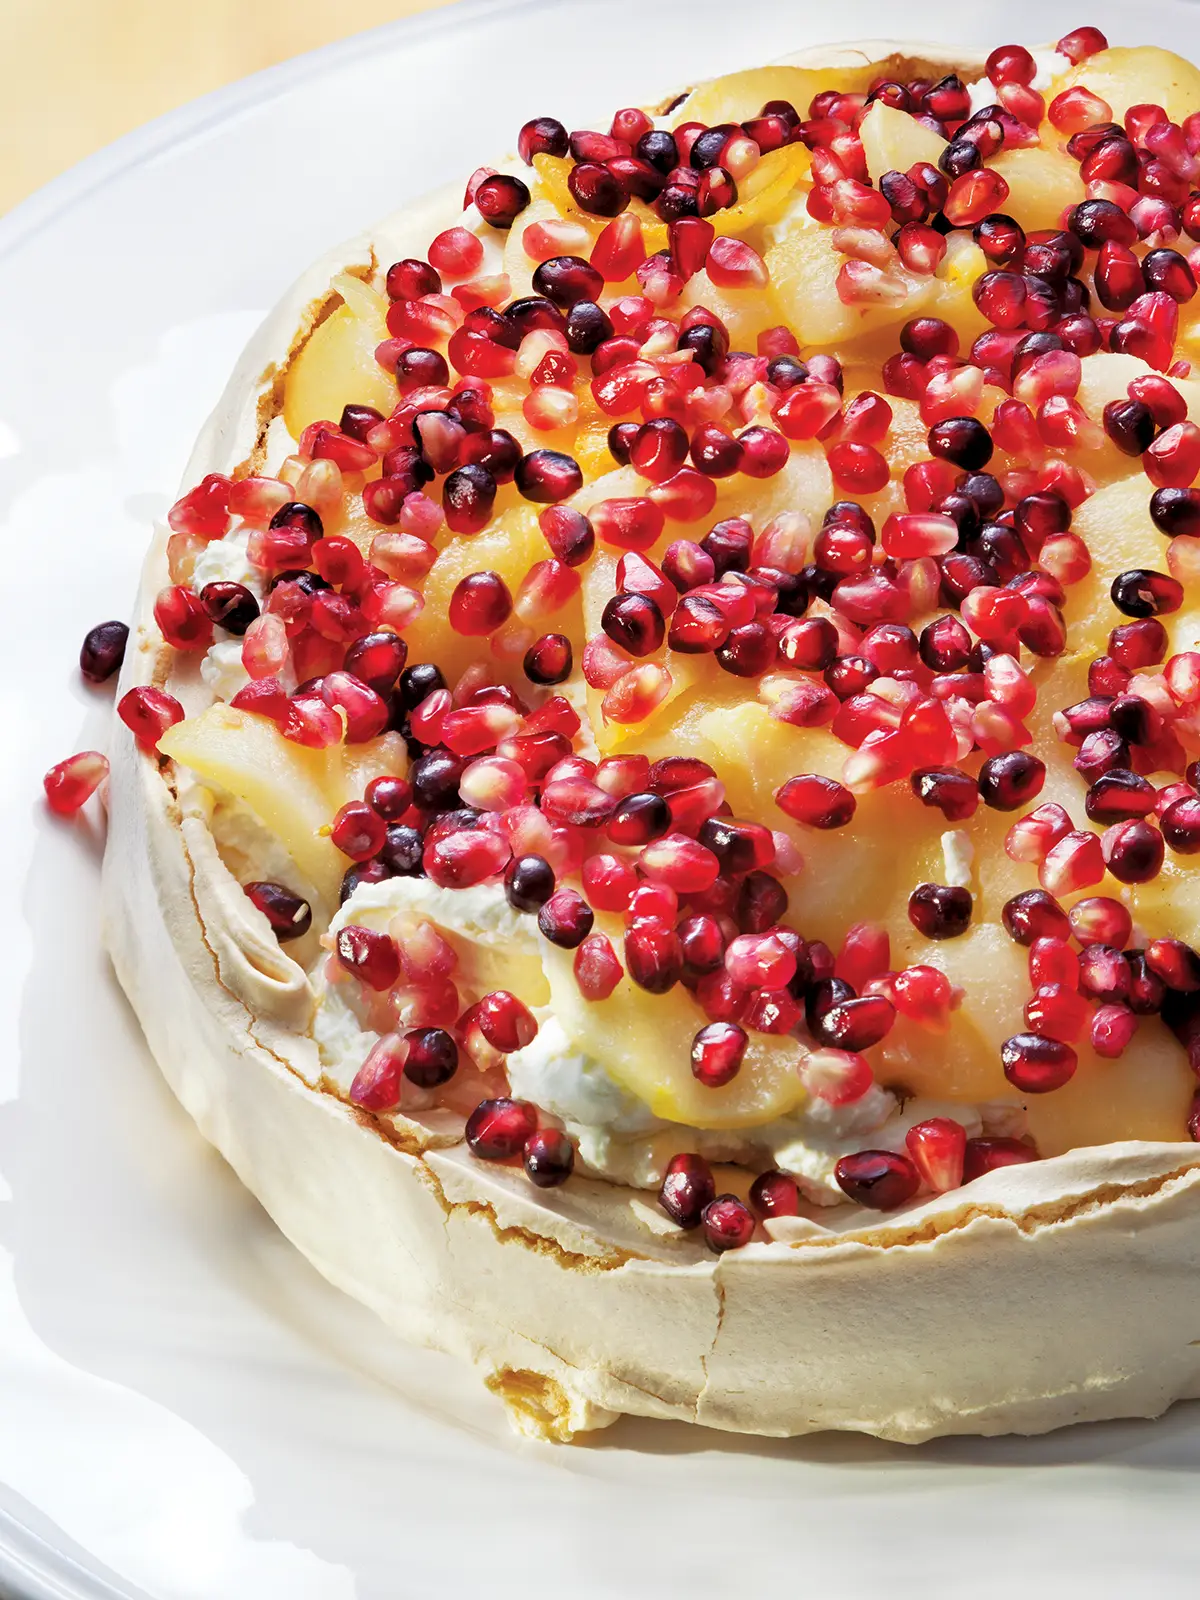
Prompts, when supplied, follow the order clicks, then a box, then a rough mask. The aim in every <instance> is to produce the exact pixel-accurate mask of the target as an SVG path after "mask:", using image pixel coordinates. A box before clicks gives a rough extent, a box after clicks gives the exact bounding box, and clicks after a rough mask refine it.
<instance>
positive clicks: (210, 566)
mask: <svg viewBox="0 0 1200 1600" xmlns="http://www.w3.org/2000/svg"><path fill="white" fill-rule="evenodd" d="M249 543H250V529H249V528H247V527H246V526H245V524H244V523H238V524H237V525H236V526H235V527H233V528H231V529H230V530H229V532H228V533H227V534H226V535H225V536H224V538H222V539H212V540H210V541H209V543H208V544H206V545H205V546H204V549H203V550H201V552H200V554H199V555H198V556H197V557H196V561H195V564H194V566H193V567H192V588H193V589H194V590H195V591H196V593H197V594H199V593H200V590H201V589H203V587H204V585H205V584H206V583H240V584H242V585H243V587H244V588H247V589H249V591H250V593H251V594H252V595H253V596H254V598H255V599H256V600H258V601H259V602H260V603H261V601H262V597H263V594H264V592H265V586H264V584H263V574H262V572H261V571H260V569H259V568H258V567H255V566H252V565H251V562H250V557H249V556H248V555H247V553H246V552H247V547H248V546H249Z"/></svg>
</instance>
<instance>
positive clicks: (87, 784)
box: [42, 750, 108, 817]
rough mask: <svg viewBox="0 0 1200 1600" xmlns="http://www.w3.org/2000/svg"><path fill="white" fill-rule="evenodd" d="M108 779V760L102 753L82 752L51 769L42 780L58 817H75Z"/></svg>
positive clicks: (47, 799)
mask: <svg viewBox="0 0 1200 1600" xmlns="http://www.w3.org/2000/svg"><path fill="white" fill-rule="evenodd" d="M107 776H108V758H107V756H102V755H101V754H100V752H99V751H98V750H82V751H80V753H79V754H78V755H74V756H69V757H68V758H67V760H66V761H60V762H58V764H57V765H56V766H53V767H51V768H50V770H49V772H48V773H47V774H46V776H45V777H44V778H43V779H42V787H43V788H44V789H45V791H46V804H47V805H48V806H49V807H50V809H51V811H53V812H54V813H55V814H56V815H57V816H60V817H70V816H74V814H75V813H76V812H77V811H78V810H79V809H80V808H81V807H82V806H83V805H84V804H85V803H86V802H87V801H88V800H89V799H90V798H91V796H92V795H94V794H95V792H96V790H97V789H98V788H99V787H100V785H101V784H102V783H103V782H104V780H105V778H107Z"/></svg>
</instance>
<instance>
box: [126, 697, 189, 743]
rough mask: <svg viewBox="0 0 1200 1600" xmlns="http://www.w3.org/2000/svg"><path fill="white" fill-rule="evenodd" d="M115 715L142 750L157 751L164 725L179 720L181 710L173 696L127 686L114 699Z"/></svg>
mask: <svg viewBox="0 0 1200 1600" xmlns="http://www.w3.org/2000/svg"><path fill="white" fill-rule="evenodd" d="M117 715H118V716H119V717H120V719H121V721H122V722H123V723H124V724H125V726H126V727H127V728H128V729H129V731H130V732H131V733H132V734H133V736H134V738H135V739H136V740H137V742H138V744H139V745H141V747H142V749H143V750H157V749H158V741H159V740H160V739H161V738H162V736H163V734H164V733H166V731H167V729H168V728H172V727H174V726H175V724H176V723H177V722H182V721H183V716H184V711H183V707H182V706H181V705H180V704H179V701H178V700H176V699H175V697H174V695H170V694H167V693H166V692H165V691H164V690H162V689H152V688H149V687H143V688H137V689H130V690H129V691H128V693H127V694H124V695H122V696H121V698H120V700H119V701H118V702H117Z"/></svg>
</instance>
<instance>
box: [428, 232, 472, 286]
mask: <svg viewBox="0 0 1200 1600" xmlns="http://www.w3.org/2000/svg"><path fill="white" fill-rule="evenodd" d="M429 260H430V264H431V265H432V266H434V267H436V269H437V270H438V272H441V273H444V274H445V275H446V276H447V277H448V278H469V277H470V276H471V275H472V273H475V272H478V271H479V268H480V267H481V266H482V265H483V243H482V241H481V240H480V239H479V238H477V237H476V235H475V234H473V233H472V232H471V231H470V229H469V228H460V227H455V228H446V229H445V230H444V231H443V232H441V233H439V234H438V235H437V236H436V238H434V239H433V241H432V242H431V243H430V246H429Z"/></svg>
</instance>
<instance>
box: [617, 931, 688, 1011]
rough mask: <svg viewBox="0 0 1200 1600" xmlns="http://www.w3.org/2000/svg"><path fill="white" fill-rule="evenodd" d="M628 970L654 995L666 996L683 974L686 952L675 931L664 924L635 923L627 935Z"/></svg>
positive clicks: (640, 986)
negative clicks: (684, 952) (684, 953)
mask: <svg viewBox="0 0 1200 1600" xmlns="http://www.w3.org/2000/svg"><path fill="white" fill-rule="evenodd" d="M625 968H626V971H627V972H628V973H629V976H630V977H631V978H632V979H633V981H634V982H635V983H636V984H637V985H638V987H639V988H642V989H645V990H646V991H647V992H648V993H650V994H666V992H667V990H668V989H672V988H674V986H675V984H676V983H678V981H679V978H680V975H681V973H682V971H683V951H682V949H681V948H680V944H679V937H678V935H677V934H676V932H675V930H674V929H673V928H669V927H666V926H665V925H664V924H663V923H660V922H652V921H650V920H643V921H640V922H635V923H634V925H633V927H632V928H630V929H629V931H628V933H627V934H626V935H625Z"/></svg>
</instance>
